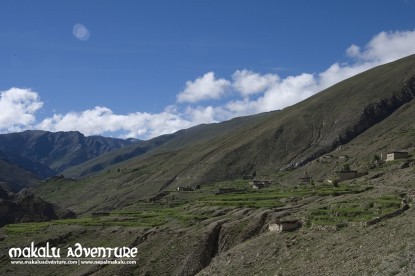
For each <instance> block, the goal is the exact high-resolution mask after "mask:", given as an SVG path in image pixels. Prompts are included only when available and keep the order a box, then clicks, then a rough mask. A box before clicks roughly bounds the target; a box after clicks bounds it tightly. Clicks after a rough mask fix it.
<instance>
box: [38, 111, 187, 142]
mask: <svg viewBox="0 0 415 276" xmlns="http://www.w3.org/2000/svg"><path fill="white" fill-rule="evenodd" d="M190 126H191V124H190V123H189V122H188V121H187V120H185V119H183V118H182V117H181V116H180V114H175V113H172V112H168V111H165V112H161V113H156V114H151V113H146V112H136V113H130V114H127V115H119V114H114V113H113V111H112V110H111V109H109V108H107V107H101V106H97V107H95V108H93V109H88V110H85V111H82V112H69V113H67V114H64V115H63V114H55V115H53V117H51V118H46V119H44V120H43V121H42V122H40V123H39V124H38V125H37V126H36V127H37V128H39V129H43V130H48V131H70V130H78V131H80V132H82V133H84V134H85V135H98V134H104V133H117V132H118V133H120V136H123V137H144V138H150V137H155V136H159V135H162V134H166V133H172V132H174V131H176V130H178V129H181V128H186V127H190Z"/></svg>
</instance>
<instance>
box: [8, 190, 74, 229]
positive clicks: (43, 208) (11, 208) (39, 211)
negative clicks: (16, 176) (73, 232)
mask: <svg viewBox="0 0 415 276" xmlns="http://www.w3.org/2000/svg"><path fill="white" fill-rule="evenodd" d="M55 209H58V208H56V207H55V206H54V205H53V204H51V203H49V202H46V201H44V200H43V199H41V198H40V197H37V196H35V195H33V194H30V193H27V192H25V191H22V192H20V193H18V194H13V193H8V192H7V191H5V190H4V189H2V188H1V187H0V227H2V226H4V225H6V224H10V223H16V222H34V221H48V220H52V219H58V218H68V217H75V214H74V213H73V212H71V211H69V210H61V209H60V210H59V213H58V214H59V215H57V212H56V211H55Z"/></svg>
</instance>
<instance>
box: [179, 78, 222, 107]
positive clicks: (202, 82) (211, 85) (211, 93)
mask: <svg viewBox="0 0 415 276" xmlns="http://www.w3.org/2000/svg"><path fill="white" fill-rule="evenodd" d="M229 87H230V82H229V81H227V80H225V79H215V74H214V73H213V72H209V73H206V74H205V75H204V76H203V77H200V78H197V79H196V80H194V81H187V82H186V88H185V89H184V90H183V91H182V92H181V93H179V94H178V95H177V101H178V102H180V103H182V102H190V103H196V102H199V101H202V100H209V99H219V98H220V97H221V96H222V95H223V94H224V93H225V92H226V90H227V89H228V88H229Z"/></svg>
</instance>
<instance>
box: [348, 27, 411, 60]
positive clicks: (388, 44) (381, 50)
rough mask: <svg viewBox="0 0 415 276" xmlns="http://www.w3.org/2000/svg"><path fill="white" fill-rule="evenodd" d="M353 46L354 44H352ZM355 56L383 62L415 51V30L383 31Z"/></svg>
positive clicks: (356, 51) (357, 51) (355, 50)
mask: <svg viewBox="0 0 415 276" xmlns="http://www.w3.org/2000/svg"><path fill="white" fill-rule="evenodd" d="M351 47H353V45H352V46H351ZM350 49H351V48H349V49H348V51H354V52H355V53H354V56H355V57H357V58H358V59H359V60H360V61H362V62H373V63H377V64H383V63H387V62H391V61H394V60H397V59H399V58H401V57H405V56H408V55H411V54H414V53H415V31H396V32H381V33H379V34H377V35H376V36H374V37H373V38H372V40H371V41H370V42H369V43H368V44H367V45H366V46H365V47H364V49H363V51H361V50H360V49H358V48H357V49H353V50H350Z"/></svg>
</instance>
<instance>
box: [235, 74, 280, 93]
mask: <svg viewBox="0 0 415 276" xmlns="http://www.w3.org/2000/svg"><path fill="white" fill-rule="evenodd" d="M232 79H233V87H234V88H235V89H236V90H237V91H239V92H240V93H241V95H242V96H248V95H251V94H257V93H260V92H264V91H265V90H267V89H268V88H270V87H271V86H273V85H275V83H276V82H277V81H278V80H279V76H278V75H275V74H265V75H260V74H258V73H254V72H252V71H249V70H246V69H244V70H238V71H236V72H235V73H234V74H233V75H232Z"/></svg>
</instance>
